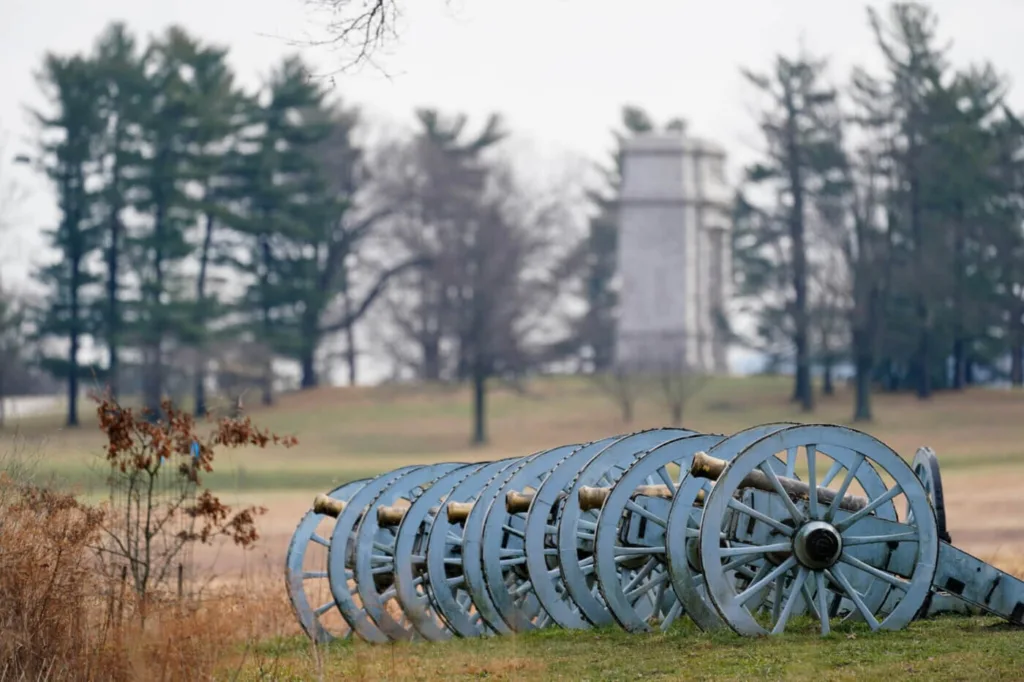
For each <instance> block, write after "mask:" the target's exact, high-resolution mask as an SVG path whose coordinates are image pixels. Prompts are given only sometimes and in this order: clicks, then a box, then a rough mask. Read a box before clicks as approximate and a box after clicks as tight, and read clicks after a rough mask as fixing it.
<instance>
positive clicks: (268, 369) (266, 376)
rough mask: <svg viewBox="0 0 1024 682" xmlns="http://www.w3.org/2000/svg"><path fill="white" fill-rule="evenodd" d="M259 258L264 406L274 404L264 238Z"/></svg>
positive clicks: (267, 254) (267, 245)
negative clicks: (264, 356)
mask: <svg viewBox="0 0 1024 682" xmlns="http://www.w3.org/2000/svg"><path fill="white" fill-rule="evenodd" d="M260 257H261V258H262V260H263V273H262V275H261V280H262V281H261V285H262V290H263V291H262V296H261V298H262V299H263V300H262V301H260V305H261V312H262V316H263V335H264V336H263V338H264V339H266V340H267V342H268V344H267V360H266V362H265V363H264V367H263V377H262V381H261V382H260V384H261V395H260V401H261V402H262V403H263V405H265V406H270V405H273V404H274V357H273V352H272V349H271V346H270V344H269V341H270V339H271V331H272V330H271V325H270V301H269V294H270V292H269V286H270V260H271V258H270V242H269V241H268V240H267V238H266V237H260Z"/></svg>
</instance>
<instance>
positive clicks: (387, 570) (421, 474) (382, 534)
mask: <svg viewBox="0 0 1024 682" xmlns="http://www.w3.org/2000/svg"><path fill="white" fill-rule="evenodd" d="M466 466H467V465H466V464H455V463H444V464H431V465H428V466H424V467H422V468H420V469H417V470H416V471H411V472H409V473H408V474H406V475H405V476H402V477H400V478H399V479H398V480H396V481H395V482H394V483H392V484H391V485H389V486H388V487H386V488H384V489H383V490H382V491H381V492H380V494H379V495H377V497H376V498H375V499H374V500H373V502H371V503H370V504H369V505H367V507H366V511H365V512H364V513H363V517H362V519H361V520H360V522H359V527H358V529H357V530H356V547H357V548H358V551H357V552H356V556H355V571H354V577H355V581H356V589H357V591H358V593H359V599H360V602H361V603H362V607H363V611H365V612H366V614H367V615H368V616H369V617H370V620H372V621H373V623H374V624H375V625H376V626H377V628H378V629H379V630H380V631H381V632H383V633H384V634H385V635H386V636H387V637H388V638H389V639H391V640H393V641H394V640H408V639H411V638H412V636H413V633H415V628H413V626H412V623H410V622H409V618H408V616H407V615H406V613H405V611H404V610H403V609H402V608H401V603H400V602H399V601H398V600H397V597H398V586H397V585H395V564H396V562H397V561H398V558H397V555H396V553H395V541H396V539H397V538H396V536H397V534H398V530H397V529H396V528H394V527H390V526H381V525H380V523H379V520H378V518H377V509H378V508H380V507H384V506H392V505H394V504H395V503H396V502H398V501H399V500H405V501H407V502H409V503H411V502H412V501H413V500H415V499H416V498H417V497H419V496H420V495H421V494H422V493H423V491H424V490H425V489H427V488H429V487H430V485H431V484H432V483H433V482H434V481H436V480H437V479H438V478H440V477H441V476H444V475H445V474H447V473H449V472H451V471H458V470H461V469H465V467H466ZM407 558H408V555H406V556H405V557H403V559H407Z"/></svg>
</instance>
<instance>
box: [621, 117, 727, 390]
mask: <svg viewBox="0 0 1024 682" xmlns="http://www.w3.org/2000/svg"><path fill="white" fill-rule="evenodd" d="M622 153H623V165H622V174H623V178H622V187H621V193H620V196H619V253H618V259H619V260H618V263H619V273H620V276H621V282H622V287H621V294H620V300H619V324H618V330H617V338H616V361H617V363H619V365H620V366H622V367H625V368H628V369H632V370H655V371H657V370H659V369H661V370H663V369H665V368H666V367H674V368H677V369H679V368H685V369H687V370H689V371H700V372H704V373H723V372H726V371H727V369H728V367H727V363H726V348H725V343H724V338H723V336H724V335H723V334H722V330H721V326H720V325H719V324H718V319H719V317H718V316H719V314H720V312H721V311H722V310H723V309H724V304H725V303H726V301H728V298H729V295H730V292H729V283H730V282H731V268H730V266H731V262H732V254H731V239H730V234H729V232H730V229H731V219H730V214H729V211H730V203H731V201H732V192H731V190H730V188H729V186H728V185H727V183H726V179H725V151H724V150H723V149H722V148H721V147H719V146H718V145H715V144H712V143H709V142H707V141H703V140H700V139H697V138H693V137H689V136H688V135H686V134H685V133H683V132H669V133H647V134H642V135H638V136H636V137H634V138H632V139H629V140H627V141H626V142H625V144H624V147H623V150H622Z"/></svg>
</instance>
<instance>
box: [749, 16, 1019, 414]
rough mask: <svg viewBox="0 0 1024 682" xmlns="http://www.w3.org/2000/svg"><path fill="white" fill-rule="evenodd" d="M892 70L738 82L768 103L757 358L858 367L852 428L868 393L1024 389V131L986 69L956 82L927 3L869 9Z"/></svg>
mask: <svg viewBox="0 0 1024 682" xmlns="http://www.w3.org/2000/svg"><path fill="white" fill-rule="evenodd" d="M868 20H869V22H868V23H869V26H870V29H871V31H872V34H873V37H874V42H875V45H876V47H877V49H878V50H879V51H880V52H881V55H882V57H883V63H884V68H883V69H882V70H880V71H878V72H872V71H871V70H869V69H866V68H856V69H854V71H853V74H852V76H851V77H850V79H849V81H848V82H847V83H846V84H845V85H842V86H840V85H836V84H834V83H833V82H832V81H831V80H830V74H829V71H828V62H827V60H826V59H825V58H823V57H818V56H814V55H809V54H807V53H806V52H803V53H798V54H797V55H796V56H795V57H786V56H779V57H777V58H776V59H775V61H774V63H772V64H771V65H769V66H768V67H767V68H766V69H764V70H762V71H754V70H751V71H744V77H745V78H746V80H747V82H748V83H749V84H750V87H751V88H752V90H753V91H754V92H756V93H758V94H759V95H760V96H761V97H762V99H763V109H762V110H761V113H760V114H759V118H758V124H759V127H760V130H761V132H762V135H763V142H764V145H763V156H762V158H761V159H760V160H759V162H758V163H755V164H753V165H751V166H750V167H749V168H747V169H746V174H745V178H744V186H743V188H742V190H741V191H740V193H739V196H738V199H737V202H736V206H735V232H734V253H735V257H736V259H737V265H736V272H737V273H738V274H739V275H740V277H739V279H740V282H739V285H740V292H741V295H742V298H743V300H745V301H746V302H747V304H748V306H749V310H750V311H751V312H753V313H754V314H755V315H756V319H757V321H758V324H757V332H756V335H755V336H756V338H755V339H753V340H752V343H754V344H755V345H757V347H759V348H761V349H763V350H765V351H766V352H767V353H768V354H769V356H771V357H774V358H776V359H790V358H791V359H792V360H793V365H794V367H795V381H794V392H793V399H794V400H795V401H797V402H799V403H800V405H801V406H802V408H803V409H804V410H805V411H810V410H812V409H813V407H814V395H813V390H812V381H811V378H812V372H813V370H814V368H815V367H817V368H820V371H821V373H822V374H823V390H824V391H825V392H826V393H829V392H831V391H832V390H833V389H832V385H833V384H832V373H833V370H834V369H835V368H836V366H837V365H838V364H839V363H841V362H844V361H846V362H849V363H850V364H852V366H853V369H854V374H855V383H856V399H855V406H854V418H855V419H857V420H867V419H870V418H871V404H870V396H871V390H872V388H873V387H881V388H882V389H883V390H890V391H901V390H906V391H913V392H915V393H916V395H917V396H918V397H919V398H921V399H927V398H929V397H930V396H931V395H932V393H933V392H934V391H935V390H941V389H950V390H957V389H962V388H964V387H965V386H967V385H969V384H971V383H975V382H978V381H982V380H990V379H1002V380H1009V381H1010V382H1012V384H1013V385H1015V386H1018V387H1019V386H1021V384H1022V382H1024V366H1022V362H1024V229H1022V227H1024V212H1022V211H1024V203H1022V199H1024V165H1022V162H1024V156H1022V151H1024V127H1022V126H1021V121H1020V117H1019V116H1018V114H1016V113H1015V112H1013V111H1012V109H1011V107H1010V106H1009V105H1008V103H1007V94H1008V90H1009V85H1008V83H1007V81H1006V79H1005V78H1004V77H1002V76H1001V75H1000V74H999V73H998V71H997V70H996V69H995V67H994V66H992V65H991V64H975V65H969V66H967V67H957V66H955V65H953V64H952V62H951V60H950V58H949V55H948V50H949V48H948V46H947V45H944V44H942V43H940V40H939V38H938V20H937V17H936V15H935V14H934V12H932V11H931V10H930V9H929V8H927V7H926V6H924V5H922V4H919V3H894V4H892V5H891V6H890V7H889V9H888V12H887V13H884V14H883V13H879V12H877V11H875V10H873V9H868Z"/></svg>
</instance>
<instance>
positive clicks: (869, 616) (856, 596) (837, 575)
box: [825, 566, 880, 630]
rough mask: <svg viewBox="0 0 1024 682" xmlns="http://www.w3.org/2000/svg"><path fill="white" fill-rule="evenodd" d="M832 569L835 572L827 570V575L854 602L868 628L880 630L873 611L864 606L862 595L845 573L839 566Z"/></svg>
mask: <svg viewBox="0 0 1024 682" xmlns="http://www.w3.org/2000/svg"><path fill="white" fill-rule="evenodd" d="M832 568H833V569H835V570H832V571H830V570H828V569H826V570H825V575H827V576H828V577H829V579H830V580H832V582H834V583H835V584H837V585H839V586H840V587H842V588H843V592H845V593H846V596H847V597H849V598H850V599H852V600H853V604H854V606H856V607H857V611H859V612H860V615H861V617H862V618H864V620H865V621H867V624H868V627H870V628H871V629H872V630H878V628H879V627H880V625H879V623H878V621H877V620H876V619H875V614H873V613H871V609H869V608H868V607H867V606H866V605H865V604H864V600H863V599H861V598H860V593H859V592H857V590H855V589H853V586H852V585H851V584H850V581H849V580H847V579H846V576H845V575H844V574H843V571H842V569H840V567H839V566H833V567H832Z"/></svg>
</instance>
